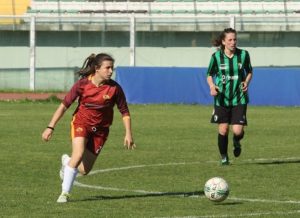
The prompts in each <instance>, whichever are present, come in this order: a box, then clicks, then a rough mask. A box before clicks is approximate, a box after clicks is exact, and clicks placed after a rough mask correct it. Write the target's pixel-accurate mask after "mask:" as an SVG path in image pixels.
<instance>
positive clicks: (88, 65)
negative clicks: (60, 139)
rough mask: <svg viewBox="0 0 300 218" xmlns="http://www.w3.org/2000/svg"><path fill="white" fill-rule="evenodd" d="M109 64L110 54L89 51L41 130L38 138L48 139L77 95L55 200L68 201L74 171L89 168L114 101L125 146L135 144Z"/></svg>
mask: <svg viewBox="0 0 300 218" xmlns="http://www.w3.org/2000/svg"><path fill="white" fill-rule="evenodd" d="M113 68H114V59H113V58H112V57H111V56H109V55H107V54H104V53H100V54H98V55H94V54H92V55H90V56H89V57H88V58H87V59H86V60H85V62H84V64H83V67H82V69H81V70H80V75H81V77H82V78H81V79H80V80H78V81H77V82H76V83H75V84H74V85H73V87H72V88H71V90H70V91H69V92H68V93H67V95H66V96H65V98H64V100H63V101H62V103H61V104H60V105H59V107H58V108H57V110H56V111H55V113H54V114H53V116H52V119H51V121H50V123H49V124H48V126H47V128H46V129H45V130H44V132H43V134H42V139H43V140H44V141H49V140H50V138H51V136H52V134H53V131H54V128H55V126H56V124H57V122H58V121H59V120H60V119H61V117H62V116H63V115H64V113H65V111H66V110H67V109H68V108H69V107H70V106H71V104H72V103H73V102H74V101H75V100H76V99H78V106H77V108H76V110H75V112H74V114H73V119H72V121H71V136H72V154H71V157H69V156H68V155H66V154H64V155H63V156H62V168H61V171H60V176H61V178H62V180H63V182H62V193H61V195H60V196H59V198H58V199H57V202H58V203H65V202H67V201H68V199H69V196H70V191H71V188H72V186H73V183H74V180H75V178H76V175H77V173H78V171H79V172H80V173H81V174H82V175H87V174H88V173H89V172H90V171H91V169H92V167H93V165H94V163H95V161H96V159H97V156H98V155H99V153H100V151H101V149H102V148H103V146H104V143H105V141H106V139H107V137H108V133H109V127H110V125H111V124H112V121H113V107H114V105H115V104H116V105H117V107H118V109H119V111H120V113H121V114H122V117H123V123H124V127H125V131H126V134H125V138H124V146H125V147H126V148H127V149H134V148H135V147H136V145H135V144H134V142H133V138H132V133H131V121H130V113H129V109H128V106H127V102H126V98H125V95H124V92H123V90H122V88H121V86H120V85H119V84H118V83H117V82H115V81H113V80H111V76H112V73H113Z"/></svg>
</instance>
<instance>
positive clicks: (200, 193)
mask: <svg viewBox="0 0 300 218" xmlns="http://www.w3.org/2000/svg"><path fill="white" fill-rule="evenodd" d="M203 195H204V192H203V191H194V192H163V193H149V194H134V195H120V196H103V195H99V196H92V197H90V198H85V199H82V200H74V201H97V200H120V199H130V198H148V197H162V196H181V197H193V196H194V197H199V196H203ZM74 201H73V202H74Z"/></svg>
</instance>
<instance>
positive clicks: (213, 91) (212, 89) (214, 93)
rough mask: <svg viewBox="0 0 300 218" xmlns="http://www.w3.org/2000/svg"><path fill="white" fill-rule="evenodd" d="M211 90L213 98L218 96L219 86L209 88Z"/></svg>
mask: <svg viewBox="0 0 300 218" xmlns="http://www.w3.org/2000/svg"><path fill="white" fill-rule="evenodd" d="M209 88H210V95H211V96H216V95H218V93H219V90H220V88H219V87H218V86H215V85H212V86H210V87H209Z"/></svg>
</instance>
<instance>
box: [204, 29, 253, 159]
mask: <svg viewBox="0 0 300 218" xmlns="http://www.w3.org/2000/svg"><path fill="white" fill-rule="evenodd" d="M213 45H214V46H216V47H219V49H218V50H217V51H216V52H215V53H214V54H213V55H212V57H211V59H210V63H209V67H208V70H207V83H208V85H209V88H210V94H211V95H212V96H214V111H213V114H212V118H211V122H212V123H217V124H218V147H219V152H220V154H221V164H222V165H228V164H229V158H228V152H227V150H228V133H229V125H232V131H233V146H234V150H233V154H234V156H235V157H238V156H240V154H241V144H240V140H241V139H242V138H243V137H244V126H246V125H247V118H246V112H247V104H248V102H249V98H248V94H247V90H248V86H249V83H250V81H251V78H252V66H251V62H250V56H249V53H248V52H247V51H246V50H242V49H239V48H237V47H236V46H237V33H236V31H235V30H234V29H232V28H228V29H224V31H223V32H222V33H221V34H220V36H219V37H218V38H217V39H216V40H215V41H214V43H213Z"/></svg>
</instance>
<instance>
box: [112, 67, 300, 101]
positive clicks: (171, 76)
mask: <svg viewBox="0 0 300 218" xmlns="http://www.w3.org/2000/svg"><path fill="white" fill-rule="evenodd" d="M116 81H117V82H118V83H119V84H120V85H121V86H122V87H123V89H124V92H125V94H126V97H127V101H128V102H129V103H131V104H160V103H163V104H165V103H172V104H203V105H207V104H212V103H213V97H212V96H210V94H209V88H208V86H207V83H206V68H181V67H180V68H179V67H118V68H117V69H116ZM299 84H300V68H296V67H295V68H289V67H286V68H275V67H274V68H273V67H257V68H254V74H253V79H252V82H251V84H250V88H249V95H250V104H251V105H274V106H300V85H299Z"/></svg>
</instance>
